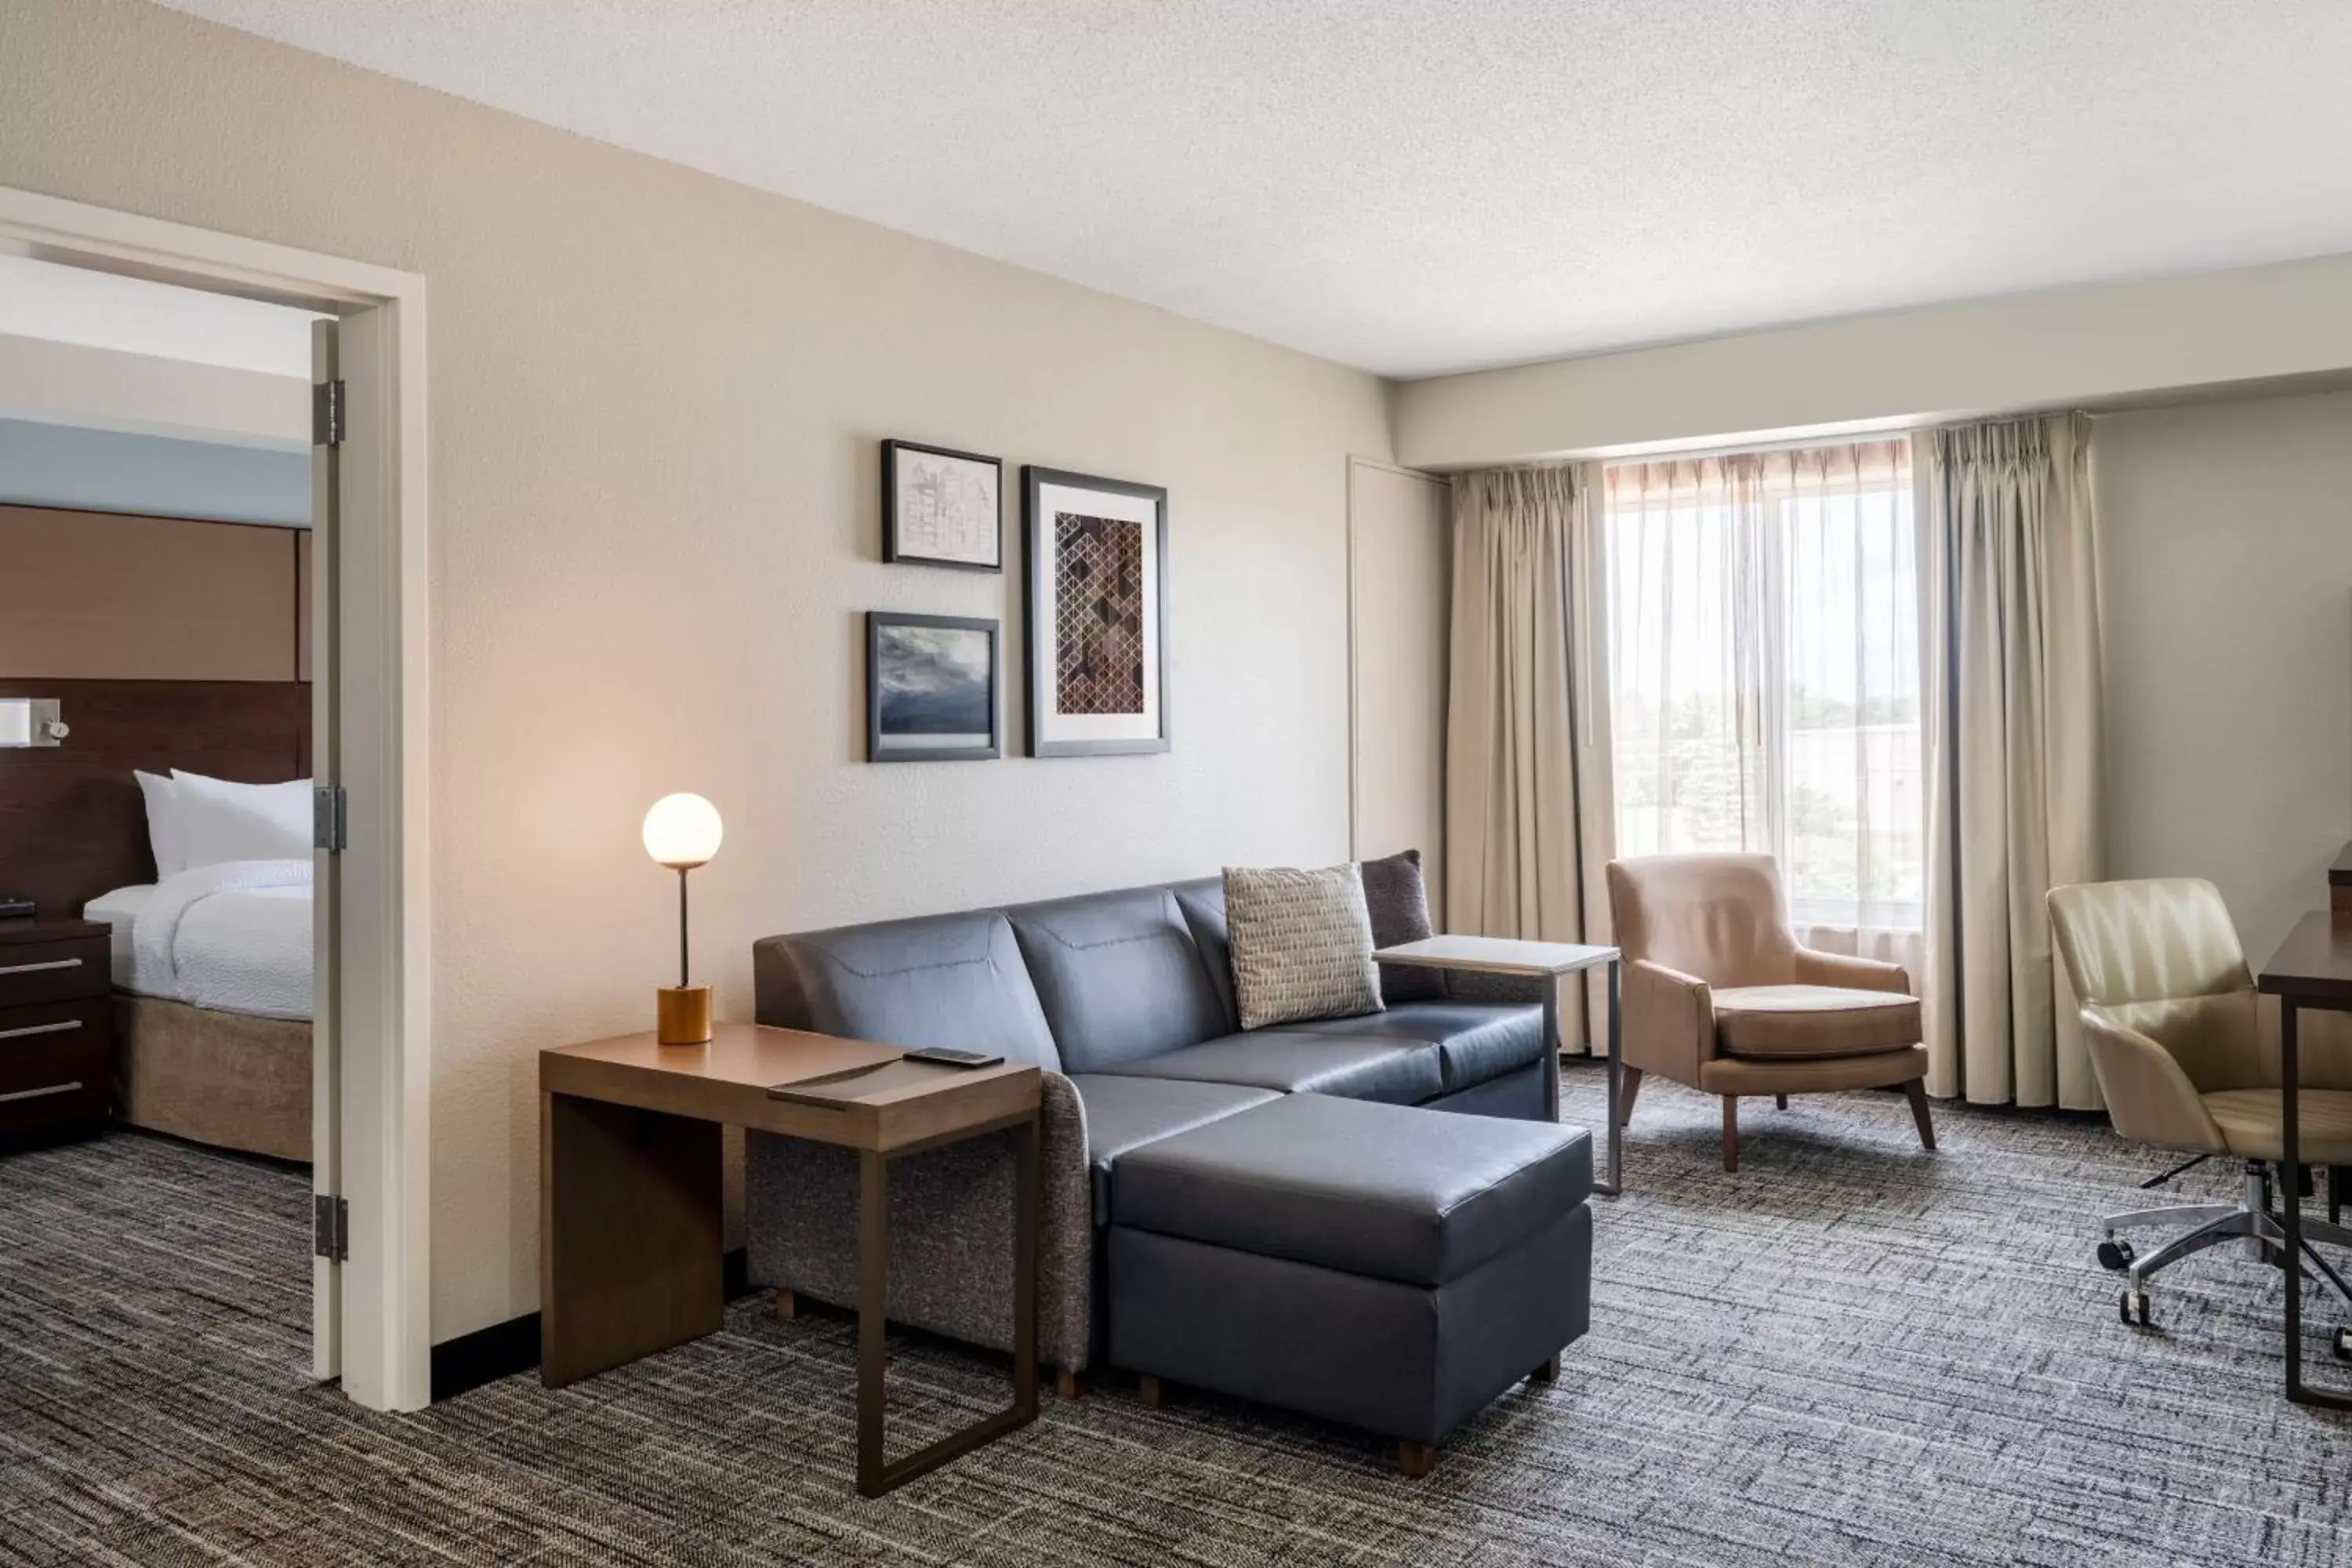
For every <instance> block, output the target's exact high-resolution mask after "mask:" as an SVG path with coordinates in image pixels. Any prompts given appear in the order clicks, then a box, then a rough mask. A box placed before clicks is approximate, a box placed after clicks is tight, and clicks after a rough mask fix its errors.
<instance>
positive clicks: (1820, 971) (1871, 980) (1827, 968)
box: [1797, 947, 1912, 996]
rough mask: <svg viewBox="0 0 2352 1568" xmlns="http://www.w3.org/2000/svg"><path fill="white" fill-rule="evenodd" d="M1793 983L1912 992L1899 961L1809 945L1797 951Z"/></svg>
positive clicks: (1903, 992)
mask: <svg viewBox="0 0 2352 1568" xmlns="http://www.w3.org/2000/svg"><path fill="white" fill-rule="evenodd" d="M1797 984H1800V985H1843V986H1844V987H1846V988H1847V989H1848V990H1852V991H1898V992H1901V993H1902V994H1904V995H1906V996H1908V995H1910V994H1912V991H1911V976H1910V975H1909V974H1907V973H1905V972H1904V968H1903V966H1902V965H1901V964H1899V963H1880V962H1879V961H1878V960H1877V959H1874V958H1848V957H1847V956H1845V954H1843V953H1841V952H1815V951H1814V950H1813V949H1811V948H1810V947H1801V948H1799V949H1798V950H1797Z"/></svg>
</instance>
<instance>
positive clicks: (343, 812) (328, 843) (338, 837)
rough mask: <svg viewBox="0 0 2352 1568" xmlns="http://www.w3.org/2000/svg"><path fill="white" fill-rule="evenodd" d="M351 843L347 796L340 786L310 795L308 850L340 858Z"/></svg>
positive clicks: (349, 802) (331, 785) (313, 791)
mask: <svg viewBox="0 0 2352 1568" xmlns="http://www.w3.org/2000/svg"><path fill="white" fill-rule="evenodd" d="M350 844H351V797H350V796H349V795H345V794H344V793H343V786H342V785H341V784H320V786H319V787H318V788H316V789H314V790H312V791H311V792H310V847H312V848H313V849H323V850H325V851H326V852H327V853H328V854H330V855H340V854H341V853H342V852H343V851H344V849H346V848H347V847H350Z"/></svg>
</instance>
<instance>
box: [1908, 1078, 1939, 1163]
mask: <svg viewBox="0 0 2352 1568" xmlns="http://www.w3.org/2000/svg"><path fill="white" fill-rule="evenodd" d="M1903 1092H1904V1093H1905V1094H1906V1096H1908V1097H1909V1098H1910V1100H1911V1120H1912V1121H1916V1122H1917V1123H1918V1124H1919V1147H1921V1148H1922V1149H1927V1150H1933V1149H1934V1148H1935V1147H1936V1124H1935V1122H1934V1121H1930V1120H1929V1119H1928V1116H1927V1080H1926V1079H1916V1078H1915V1079H1912V1080H1911V1081H1910V1082H1909V1083H1906V1084H1905V1085H1904V1086H1903Z"/></svg>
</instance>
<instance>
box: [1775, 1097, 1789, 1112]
mask: <svg viewBox="0 0 2352 1568" xmlns="http://www.w3.org/2000/svg"><path fill="white" fill-rule="evenodd" d="M1772 1109H1773V1110H1788V1109H1789V1097H1788V1096H1787V1095H1785V1094H1776V1095H1774V1096H1773V1097H1772Z"/></svg>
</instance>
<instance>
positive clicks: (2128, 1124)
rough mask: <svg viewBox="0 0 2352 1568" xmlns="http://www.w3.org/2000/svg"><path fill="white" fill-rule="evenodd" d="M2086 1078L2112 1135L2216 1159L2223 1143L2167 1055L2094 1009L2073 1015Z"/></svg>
mask: <svg viewBox="0 0 2352 1568" xmlns="http://www.w3.org/2000/svg"><path fill="white" fill-rule="evenodd" d="M2078 1016H2080V1017H2081V1019H2082V1021H2083V1044H2084V1047H2085V1048H2087V1049H2088V1051H2089V1052H2090V1057H2091V1073H2092V1076H2093V1077H2095V1078H2096V1079H2098V1082H2099V1093H2100V1095H2101V1097H2102V1098H2104V1099H2105V1100H2106V1102H2107V1116H2108V1119H2109V1120H2110V1121H2113V1122H2114V1123H2115V1127H2116V1131H2117V1132H2118V1133H2120V1134H2122V1135H2123V1136H2124V1137H2126V1138H2128V1139H2130V1140H2131V1141H2132V1142H2135V1143H2153V1144H2155V1145H2156V1146H2157V1147H2158V1148H2160V1149H2185V1150H2189V1151H2190V1152H2200V1151H2202V1152H2214V1153H2220V1152H2224V1151H2226V1150H2227V1149H2228V1148H2229V1146H2230V1144H2229V1140H2228V1139H2227V1138H2225V1137H2224V1136H2223V1135H2222V1132H2221V1127H2220V1125H2219V1124H2218V1123H2216V1122H2215V1121H2214V1120H2213V1115H2212V1112H2210V1111H2209V1110H2206V1109H2205V1097H2204V1096H2203V1095H2201V1094H2200V1093H2198V1092H2197V1086H2196V1085H2195V1084H2193V1083H2191V1082H2189V1075H2188V1074H2187V1073H2185V1072H2183V1071H2182V1070H2181V1069H2180V1063H2179V1061H2178V1060H2176V1059H2175V1058H2174V1057H2173V1055H2172V1053H2171V1052H2170V1051H2168V1050H2166V1049H2165V1048H2164V1047H2162V1046H2160V1045H2158V1043H2157V1042H2156V1041H2155V1040H2153V1039H2150V1038H2149V1037H2147V1036H2146V1035H2143V1034H2141V1033H2140V1032H2139V1031H2138V1030H2137V1029H2130V1028H2126V1027H2125V1026H2123V1025H2121V1024H2118V1023H2116V1021H2115V1020H2114V1019H2112V1018H2110V1017H2108V1016H2106V1015H2105V1014H2104V1013H2102V1012H2101V1011H2100V1010H2099V1009H2098V1008H2096V1007H2085V1008H2084V1009H2083V1010H2082V1012H2081V1013H2080V1015H2078Z"/></svg>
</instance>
